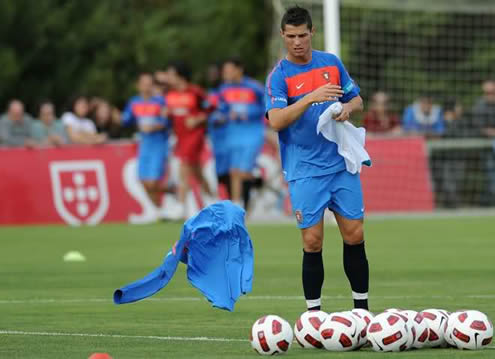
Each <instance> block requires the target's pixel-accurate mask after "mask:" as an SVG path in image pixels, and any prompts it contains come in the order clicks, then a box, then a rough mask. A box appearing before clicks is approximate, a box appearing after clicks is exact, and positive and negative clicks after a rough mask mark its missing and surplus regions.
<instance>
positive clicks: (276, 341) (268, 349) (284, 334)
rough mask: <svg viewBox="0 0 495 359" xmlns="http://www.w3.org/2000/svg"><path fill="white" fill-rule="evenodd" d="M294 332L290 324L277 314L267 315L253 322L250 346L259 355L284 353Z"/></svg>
mask: <svg viewBox="0 0 495 359" xmlns="http://www.w3.org/2000/svg"><path fill="white" fill-rule="evenodd" d="M293 338H294V334H293V333H292V328H291V326H290V324H289V323H288V322H287V321H286V320H284V319H282V318H280V317H279V316H277V315H267V316H264V317H262V318H260V319H258V320H257V321H256V322H254V324H253V327H252V329H251V338H250V339H251V346H252V347H253V349H254V350H255V351H256V352H257V353H258V354H261V355H274V354H285V353H286V352H287V351H288V350H289V349H290V346H291V344H292V339H293Z"/></svg>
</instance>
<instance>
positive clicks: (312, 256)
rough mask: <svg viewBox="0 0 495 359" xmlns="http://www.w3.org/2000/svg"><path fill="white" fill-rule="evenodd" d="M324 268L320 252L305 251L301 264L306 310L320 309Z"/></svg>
mask: <svg viewBox="0 0 495 359" xmlns="http://www.w3.org/2000/svg"><path fill="white" fill-rule="evenodd" d="M323 278H324V269H323V258H322V256H321V251H320V252H305V251H304V255H303V264H302V280H303V289H304V297H305V298H306V304H307V307H308V310H320V309H321V287H322V286H323Z"/></svg>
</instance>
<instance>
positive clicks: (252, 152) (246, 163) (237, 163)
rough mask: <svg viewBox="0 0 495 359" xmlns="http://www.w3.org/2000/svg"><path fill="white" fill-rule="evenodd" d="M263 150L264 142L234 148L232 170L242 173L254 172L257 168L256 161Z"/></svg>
mask: <svg viewBox="0 0 495 359" xmlns="http://www.w3.org/2000/svg"><path fill="white" fill-rule="evenodd" d="M262 148H263V142H260V143H252V144H244V145H241V144H238V145H235V146H232V148H231V152H230V168H231V169H235V170H239V171H242V172H252V171H253V170H254V168H255V167H256V159H257V158H258V155H259V154H260V152H261V149H262Z"/></svg>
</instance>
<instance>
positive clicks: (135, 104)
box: [122, 95, 168, 145]
mask: <svg viewBox="0 0 495 359" xmlns="http://www.w3.org/2000/svg"><path fill="white" fill-rule="evenodd" d="M164 107H165V100H164V99H163V97H162V96H153V97H150V98H149V99H147V100H145V99H143V98H142V97H141V96H139V95H138V96H134V97H132V98H131V99H130V100H129V102H128V103H127V105H126V107H125V109H124V112H123V114H122V123H123V125H124V126H129V125H131V124H133V123H136V124H137V126H138V128H139V127H140V125H150V124H163V125H164V126H165V128H164V129H163V130H161V131H154V132H149V133H147V132H140V138H141V144H142V145H153V144H163V143H168V129H167V127H168V120H167V119H166V118H165V117H163V116H162V110H163V108H164Z"/></svg>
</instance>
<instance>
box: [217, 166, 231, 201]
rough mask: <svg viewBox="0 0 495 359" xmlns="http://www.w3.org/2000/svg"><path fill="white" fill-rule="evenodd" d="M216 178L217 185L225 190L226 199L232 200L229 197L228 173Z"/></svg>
mask: <svg viewBox="0 0 495 359" xmlns="http://www.w3.org/2000/svg"><path fill="white" fill-rule="evenodd" d="M217 178H218V183H219V184H221V185H223V186H224V188H225V191H226V192H227V198H229V199H230V198H232V197H231V196H232V195H231V193H232V190H231V187H230V175H229V173H228V172H227V173H224V174H221V175H217Z"/></svg>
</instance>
